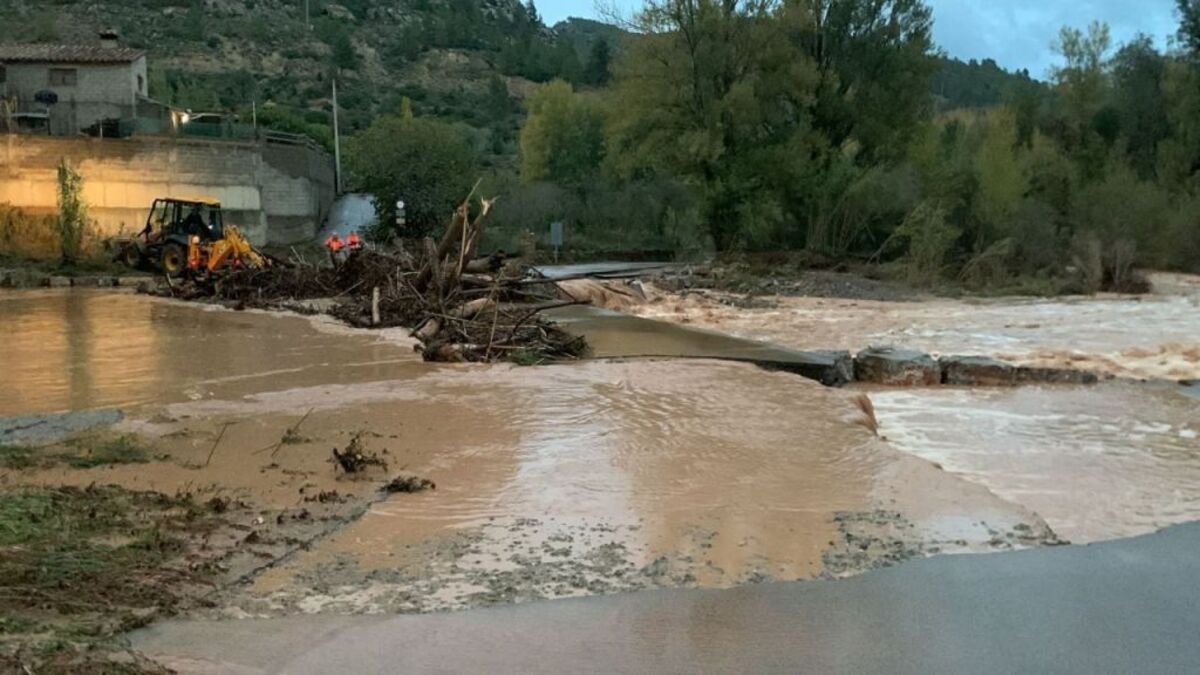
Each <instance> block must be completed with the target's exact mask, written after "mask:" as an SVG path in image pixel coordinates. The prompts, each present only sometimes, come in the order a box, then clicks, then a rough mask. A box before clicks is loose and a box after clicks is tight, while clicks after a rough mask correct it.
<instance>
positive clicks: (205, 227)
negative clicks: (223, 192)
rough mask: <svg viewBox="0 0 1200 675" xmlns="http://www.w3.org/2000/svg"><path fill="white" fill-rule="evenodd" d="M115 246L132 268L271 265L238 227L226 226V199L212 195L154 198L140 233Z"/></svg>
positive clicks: (176, 271)
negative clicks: (224, 200) (215, 197)
mask: <svg viewBox="0 0 1200 675" xmlns="http://www.w3.org/2000/svg"><path fill="white" fill-rule="evenodd" d="M116 249H117V253H116V257H117V259H118V260H120V261H121V262H123V263H125V264H127V265H129V266H130V267H150V268H152V269H156V270H158V271H161V272H163V273H165V274H171V275H178V274H184V273H186V272H189V271H193V272H199V271H210V272H211V271H216V270H218V269H220V268H222V267H225V266H246V267H265V266H267V264H268V261H267V259H266V258H265V257H264V256H262V255H261V254H260V253H258V251H255V250H254V247H253V246H251V245H250V242H249V241H247V240H246V238H245V237H244V236H243V235H242V233H241V231H240V230H238V228H236V227H234V226H233V225H227V224H225V222H224V218H223V216H222V213H221V202H219V201H217V200H216V199H213V198H211V197H190V198H179V197H169V198H163V199H156V200H154V204H152V205H151V207H150V215H149V216H147V218H146V226H145V227H144V228H143V229H142V231H141V232H140V233H138V235H137V237H134V238H131V239H124V240H118V241H117V242H116Z"/></svg>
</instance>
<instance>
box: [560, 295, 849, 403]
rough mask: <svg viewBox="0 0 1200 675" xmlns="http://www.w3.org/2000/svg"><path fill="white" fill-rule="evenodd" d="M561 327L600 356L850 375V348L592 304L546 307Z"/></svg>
mask: <svg viewBox="0 0 1200 675" xmlns="http://www.w3.org/2000/svg"><path fill="white" fill-rule="evenodd" d="M547 316H549V317H550V318H552V319H554V320H555V321H557V322H558V323H559V324H560V325H561V326H562V327H563V328H564V329H565V330H567V331H570V332H573V333H575V334H578V335H583V336H584V337H585V338H587V341H588V344H589V345H591V347H592V351H593V354H594V355H595V356H598V357H603V358H620V357H676V358H678V357H683V358H701V359H721V360H726V361H742V362H747V363H753V364H756V365H758V366H761V367H763V368H767V369H770V370H782V371H787V372H791V373H796V374H797V375H802V376H804V377H807V378H809V379H813V380H817V381H819V382H821V383H822V384H825V385H829V386H838V385H842V384H845V383H846V382H849V381H850V380H852V379H854V371H853V362H852V359H851V357H850V353H849V352H836V351H820V352H817V351H813V352H801V351H797V350H794V349H786V348H783V347H777V346H775V345H771V344H767V343H765V342H755V341H754V340H746V339H743V338H738V337H733V336H731V335H726V334H724V333H717V332H713V331H708V330H703V329H699V328H690V327H687V326H680V325H678V324H673V323H666V322H663V321H654V320H652V319H643V318H641V317H636V316H630V315H628V314H620V313H618V312H611V311H608V310H604V309H599V308H597V307H590V306H580V307H568V308H565V309H561V310H555V311H552V312H548V313H547Z"/></svg>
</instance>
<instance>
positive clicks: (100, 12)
mask: <svg viewBox="0 0 1200 675" xmlns="http://www.w3.org/2000/svg"><path fill="white" fill-rule="evenodd" d="M1171 1H1172V2H1173V3H1175V5H1176V9H1177V15H1178V18H1179V28H1178V34H1177V36H1176V37H1175V39H1174V40H1173V41H1172V42H1171V44H1170V45H1168V47H1167V49H1166V50H1163V49H1160V48H1159V47H1157V46H1156V45H1155V44H1154V42H1153V41H1152V40H1151V39H1150V38H1148V37H1145V36H1139V37H1137V38H1135V39H1132V40H1130V41H1129V42H1128V43H1125V44H1113V41H1112V39H1111V36H1110V33H1109V30H1108V28H1107V26H1105V25H1104V24H1102V23H1091V24H1087V25H1084V24H1083V22H1085V21H1086V20H1087V17H1081V24H1080V25H1079V26H1067V27H1064V28H1063V29H1062V32H1061V34H1060V36H1059V38H1058V40H1057V42H1056V44H1055V48H1056V50H1057V51H1058V54H1059V61H1058V64H1057V66H1056V67H1055V68H1054V70H1053V72H1052V73H1051V74H1050V77H1049V80H1048V81H1040V80H1037V79H1034V78H1032V77H1031V76H1030V74H1029V73H1024V72H1017V73H1013V72H1008V71H1005V70H1004V69H1003V68H1001V67H999V66H998V65H997V64H996V63H995V62H993V61H990V60H984V61H982V62H974V61H972V62H966V63H964V62H961V61H957V60H954V59H952V58H949V57H947V56H946V55H944V54H941V53H939V51H938V50H937V48H936V46H935V45H934V44H933V41H932V36H931V31H932V26H933V22H934V21H935V20H936V17H935V16H934V15H933V13H932V11H931V9H930V8H929V6H928V5H926V4H925V2H923V1H922V0H645V2H644V3H643V5H642V6H641V8H640V10H639V11H638V12H637V13H636V14H635V15H634V16H633V17H632V18H631V19H630V20H629V22H628V23H627V24H626V25H622V26H619V27H618V26H612V25H608V24H604V23H599V22H594V21H585V20H571V21H568V22H564V23H563V24H559V25H558V26H553V27H548V26H546V25H545V24H544V23H543V22H542V19H541V17H540V15H539V13H538V10H537V8H536V6H535V5H534V4H533V2H532V0H529V1H527V2H520V1H518V0H392V1H388V2H384V1H383V0H343V1H342V2H339V3H336V4H335V3H332V2H326V1H324V0H313V2H312V8H313V9H312V11H311V15H310V16H309V17H307V18H306V17H305V16H304V15H303V13H302V12H301V11H300V10H299V9H298V3H295V2H284V1H283V0H228V1H227V2H222V3H205V2H200V1H199V0H196V1H193V0H132V1H131V2H127V3H120V4H119V5H114V4H113V3H103V2H98V3H97V2H94V3H89V4H83V3H78V2H74V0H61V2H56V3H54V4H53V5H47V4H45V3H25V4H24V5H22V3H21V2H20V1H18V2H17V3H15V4H14V5H13V6H23V7H24V8H25V10H24V11H23V13H20V12H18V13H19V14H20V20H21V21H23V22H24V24H23V25H24V26H25V27H26V29H24V30H21V31H18V33H19V35H20V37H14V35H0V39H35V40H36V39H47V40H49V39H69V38H71V37H72V36H71V35H70V34H69V30H78V29H79V28H78V26H79V25H85V24H86V26H87V30H91V28H92V27H94V25H93V24H95V25H99V22H100V21H101V20H102V17H103V18H110V17H115V19H116V20H117V21H118V23H120V24H121V26H122V30H123V31H124V32H125V34H126V36H127V39H128V40H129V41H130V42H131V43H133V44H138V45H142V46H145V47H146V48H148V49H149V50H150V51H151V55H152V59H157V60H158V61H160V62H161V63H162V64H164V65H163V66H162V67H159V68H156V69H155V71H154V72H153V73H152V78H151V79H152V93H154V94H155V95H156V96H159V97H161V98H162V99H163V100H165V101H167V102H170V103H172V104H174V105H184V106H188V107H192V106H209V107H220V108H223V109H228V110H231V111H234V112H235V113H240V114H247V113H248V107H249V104H248V102H249V101H254V102H256V103H257V104H258V106H259V108H258V109H259V111H260V122H261V123H262V124H265V125H268V126H275V127H277V128H283V129H285V130H291V131H300V132H303V133H309V134H311V135H313V136H314V137H317V138H319V139H321V140H324V141H325V142H328V141H329V139H330V136H331V134H330V126H329V121H330V112H331V102H330V101H329V100H328V96H327V91H328V85H329V80H331V79H332V78H335V77H336V78H337V79H338V81H339V84H340V85H341V89H342V91H343V92H344V93H343V96H342V99H341V100H340V112H341V113H342V114H341V118H342V120H343V124H344V128H343V133H344V134H346V135H349V136H350V138H349V140H348V143H347V150H348V152H347V155H348V157H347V159H348V167H349V169H350V179H351V184H352V185H353V186H354V187H356V188H357V189H362V190H364V191H368V192H371V193H373V194H375V195H376V196H377V197H378V198H379V200H378V201H379V203H380V204H381V205H383V208H384V211H385V213H384V214H383V221H382V222H383V223H384V225H383V226H382V227H381V229H380V231H379V232H377V233H375V234H376V235H377V236H379V237H382V238H387V237H391V236H396V235H399V236H403V237H419V236H424V235H425V234H428V233H430V232H433V231H435V230H436V229H437V228H439V227H441V226H442V225H443V223H442V221H443V219H444V214H445V213H447V212H448V209H449V208H450V205H451V204H452V203H453V202H454V200H455V199H456V195H460V194H464V193H465V191H466V190H469V189H470V186H471V185H472V184H473V183H474V181H475V180H476V179H477V178H479V177H482V178H483V179H484V185H483V189H484V190H485V191H488V192H490V193H495V194H500V195H503V197H502V199H501V201H500V202H499V203H498V205H497V207H496V210H495V213H494V221H493V222H494V225H495V227H494V228H493V230H492V232H491V234H490V236H491V238H492V244H493V245H495V246H501V247H506V248H510V247H513V246H515V244H516V241H517V239H518V237H519V235H520V233H521V232H522V231H525V230H530V231H532V232H534V233H535V234H538V235H539V236H542V235H543V234H544V232H545V231H546V229H547V226H548V224H549V223H551V222H554V221H562V222H564V223H565V224H566V225H567V228H568V233H569V236H568V240H569V243H570V245H571V246H572V247H574V248H576V249H586V250H590V251H592V252H602V251H634V250H652V251H662V252H672V253H674V254H676V255H679V256H684V257H686V256H695V255H702V254H707V253H711V252H713V251H757V250H780V249H786V250H803V251H807V252H809V253H810V254H812V256H813V259H815V260H822V261H826V262H830V263H836V262H838V261H848V262H872V263H875V262H878V263H883V264H884V266H885V267H887V268H888V269H891V270H895V272H896V273H897V274H901V275H903V276H905V277H906V278H908V279H909V280H911V281H913V282H920V283H937V282H940V281H947V280H948V281H953V282H957V283H961V284H966V285H976V286H980V287H993V288H995V287H1003V288H1009V289H1013V288H1016V289H1018V290H1019V289H1020V288H1022V287H1027V288H1028V289H1030V290H1034V291H1043V290H1084V291H1087V290H1096V289H1100V288H1127V287H1132V286H1134V285H1136V282H1135V280H1134V275H1133V274H1132V270H1133V268H1134V267H1136V266H1153V267H1163V268H1172V269H1188V270H1194V271H1195V270H1200V0H1171ZM73 3H74V4H73ZM71 8H77V9H78V11H79V13H80V14H79V15H80V16H84V17H88V20H87V21H85V22H78V21H76V22H66V21H64V19H63V16H64V15H66V13H67V12H68V11H70V9H71ZM97 8H99V9H97ZM110 10H111V11H110ZM8 11H10V13H11V11H13V10H12V8H11V7H10V8H9V10H8ZM147 11H154V12H158V13H160V14H162V16H164V17H167V18H169V19H170V20H169V21H168V20H162V21H159V20H155V21H144V20H139V17H140V16H142V14H140V13H144V12H147ZM5 25H8V26H10V29H9V30H10V31H11V30H12V29H11V26H13V25H14V24H13V23H12V22H11V21H10V22H8V23H7V24H5ZM31 26H32V29H29V27H31ZM70 26H75V28H69V27H70ZM281 64H282V65H281ZM400 197H403V198H404V199H405V201H406V202H407V203H408V204H409V205H410V213H409V216H410V217H409V218H408V221H407V226H406V228H405V229H404V230H403V231H398V232H397V231H392V230H393V228H392V227H391V226H390V225H388V224H389V223H392V222H394V221H393V218H392V215H393V214H391V213H389V212H387V211H388V209H389V205H391V204H394V203H395V201H396V199H397V198H400Z"/></svg>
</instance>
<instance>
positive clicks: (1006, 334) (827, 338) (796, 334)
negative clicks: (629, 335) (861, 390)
mask: <svg viewBox="0 0 1200 675" xmlns="http://www.w3.org/2000/svg"><path fill="white" fill-rule="evenodd" d="M1154 280H1155V284H1156V288H1158V289H1159V292H1158V293H1156V294H1154V295H1147V296H1112V295H1110V296H1098V297H1086V298H1085V297H1067V298H1034V299H1025V298H996V299H983V300H966V301H964V300H950V299H944V298H938V299H928V300H924V301H919V302H880V301H873V300H843V299H827V298H786V297H785V298H772V299H771V302H772V303H773V304H772V306H770V307H766V308H761V309H741V308H736V307H731V306H727V305H722V304H719V303H715V302H712V301H710V300H706V299H703V298H697V297H690V298H685V299H678V298H668V299H666V300H663V301H660V302H657V303H654V304H651V305H646V306H644V307H642V308H641V309H639V310H638V311H639V313H641V314H642V315H644V316H648V317H652V318H661V319H665V320H669V321H679V322H685V323H691V324H695V325H698V326H704V327H706V328H712V329H715V330H719V331H723V332H727V333H731V334H735V335H740V336H742V337H747V338H752V339H756V340H764V341H767V342H771V343H775V344H779V345H786V346H789V347H795V348H799V349H848V350H852V351H857V350H860V349H864V348H866V347H869V346H874V345H893V346H898V347H904V348H908V349H916V350H921V351H926V352H930V353H933V354H983V355H988V356H996V357H1001V358H1005V359H1008V360H1010V361H1013V362H1017V363H1023V364H1029V365H1046V366H1060V367H1061V366H1073V367H1080V368H1089V369H1093V370H1096V371H1098V372H1102V373H1110V374H1114V375H1120V376H1129V377H1145V378H1164V379H1174V380H1186V379H1200V278H1197V277H1188V276H1184V275H1157V276H1155V277H1154Z"/></svg>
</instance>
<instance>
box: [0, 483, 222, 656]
mask: <svg viewBox="0 0 1200 675" xmlns="http://www.w3.org/2000/svg"><path fill="white" fill-rule="evenodd" d="M217 524H218V521H217V520H216V517H215V516H213V515H212V514H211V513H210V512H209V511H207V510H206V509H204V508H203V507H201V506H198V505H195V504H193V503H192V500H191V499H190V498H188V497H170V496H167V495H161V494H157V493H147V492H130V491H128V490H124V489H122V488H119V487H116V486H109V487H95V486H93V487H89V488H67V487H63V488H37V489H34V488H29V489H24V490H18V491H14V492H8V493H4V494H0V607H2V608H3V610H2V611H0V614H3V617H2V619H0V664H4V663H5V661H6V660H9V661H13V662H16V663H19V664H21V665H23V666H30V667H32V668H33V671H34V672H54V670H55V668H54V667H52V666H53V665H54V663H61V664H64V665H63V668H62V669H61V672H75V671H78V670H80V668H79V667H78V666H79V663H78V662H77V658H76V657H79V656H80V655H86V654H91V653H92V652H97V651H98V652H99V653H101V654H103V653H105V652H108V651H111V650H113V649H116V650H120V649H121V648H122V647H121V645H120V644H118V643H117V641H116V638H117V636H118V635H119V634H120V633H121V632H124V631H125V630H128V629H130V628H133V627H136V626H139V625H143V624H144V623H146V622H147V621H148V620H149V619H150V618H151V617H153V616H155V615H156V614H159V613H164V612H168V613H169V612H171V611H174V610H175V609H176V608H178V606H179V605H180V603H181V602H183V601H184V599H185V597H186V594H187V593H188V592H189V590H194V589H197V588H203V587H204V584H205V583H206V579H207V577H208V574H209V570H207V569H204V568H201V569H193V568H192V567H190V566H188V565H186V564H184V559H185V554H186V553H187V551H188V550H189V545H188V541H189V540H188V537H189V535H190V536H198V535H200V534H202V533H204V532H207V531H210V530H211V529H212V528H213V527H215V526H216V525H217ZM87 658H88V659H90V658H91V657H90V656H89V657H87ZM103 665H104V667H100V668H96V669H91V670H90V672H145V669H144V668H142V669H140V670H130V671H120V670H112V669H111V668H109V667H108V666H110V665H113V664H103ZM139 668H141V666H139ZM81 672H89V669H87V668H84V669H82V670H81Z"/></svg>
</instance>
